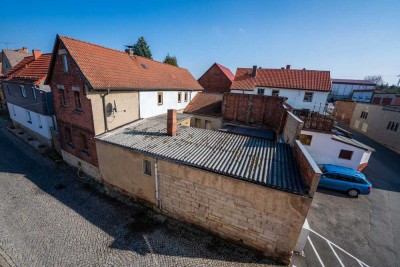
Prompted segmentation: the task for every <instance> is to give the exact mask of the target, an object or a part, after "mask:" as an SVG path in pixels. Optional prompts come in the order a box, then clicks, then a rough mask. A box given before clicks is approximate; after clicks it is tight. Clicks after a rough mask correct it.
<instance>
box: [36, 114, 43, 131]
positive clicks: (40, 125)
mask: <svg viewBox="0 0 400 267" xmlns="http://www.w3.org/2000/svg"><path fill="white" fill-rule="evenodd" d="M37 121H38V125H39V128H43V125H42V118H41V117H40V115H39V114H37Z"/></svg>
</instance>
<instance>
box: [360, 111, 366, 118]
mask: <svg viewBox="0 0 400 267" xmlns="http://www.w3.org/2000/svg"><path fill="white" fill-rule="evenodd" d="M367 117H368V111H362V112H361V116H360V118H362V119H366V118H367Z"/></svg>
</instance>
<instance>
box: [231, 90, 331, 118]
mask: <svg viewBox="0 0 400 267" xmlns="http://www.w3.org/2000/svg"><path fill="white" fill-rule="evenodd" d="M258 89H264V95H267V96H271V95H272V90H279V96H282V97H287V101H286V103H287V104H289V105H291V106H292V107H293V108H295V109H303V108H304V109H309V110H312V111H320V113H323V112H324V108H325V103H326V100H327V99H328V94H329V92H318V91H307V90H295V89H286V88H267V87H257V88H255V89H254V90H253V91H243V90H231V93H240V94H242V93H245V94H257V91H258ZM306 92H312V93H313V98H312V101H311V102H304V94H305V93H306Z"/></svg>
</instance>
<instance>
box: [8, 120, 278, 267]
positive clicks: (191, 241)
mask: <svg viewBox="0 0 400 267" xmlns="http://www.w3.org/2000/svg"><path fill="white" fill-rule="evenodd" d="M1 124H3V125H1ZM0 151H1V157H0V266H128V265H129V266H269V265H274V262H273V261H271V260H269V259H266V258H264V257H261V256H259V255H256V254H254V253H253V252H251V251H248V250H246V249H243V248H239V247H237V246H235V245H232V244H229V243H227V242H224V241H222V240H221V239H219V238H215V237H213V236H211V235H208V234H206V233H204V232H203V231H200V230H197V229H194V228H192V227H189V226H186V225H184V224H182V223H179V222H176V221H175V220H172V219H166V218H164V217H163V216H158V215H156V214H153V213H152V212H151V211H149V210H147V209H145V208H144V207H142V206H140V205H135V204H132V205H127V204H122V202H119V201H117V200H115V199H113V198H111V197H108V196H106V195H105V194H102V193H99V192H98V191H97V189H95V187H96V186H95V185H94V184H92V183H90V182H88V181H86V180H82V179H79V178H77V176H76V173H75V171H74V170H72V169H70V168H69V167H67V166H65V165H60V166H57V165H56V164H55V163H53V162H52V161H50V160H49V159H47V158H44V157H42V156H41V155H39V154H38V153H37V152H35V151H33V150H32V149H31V148H29V147H28V146H27V145H26V144H24V143H22V142H21V141H19V140H16V137H14V136H12V135H11V134H10V133H9V132H7V130H6V129H5V125H4V123H2V121H0Z"/></svg>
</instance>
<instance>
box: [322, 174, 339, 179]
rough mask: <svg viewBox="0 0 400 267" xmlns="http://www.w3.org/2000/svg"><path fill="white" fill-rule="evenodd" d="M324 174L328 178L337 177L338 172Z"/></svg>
mask: <svg viewBox="0 0 400 267" xmlns="http://www.w3.org/2000/svg"><path fill="white" fill-rule="evenodd" d="M323 175H324V176H325V177H326V178H330V179H336V174H331V173H324V174H323Z"/></svg>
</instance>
